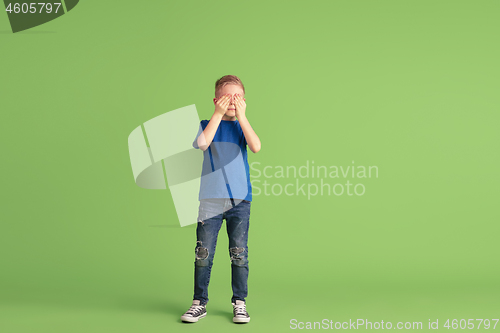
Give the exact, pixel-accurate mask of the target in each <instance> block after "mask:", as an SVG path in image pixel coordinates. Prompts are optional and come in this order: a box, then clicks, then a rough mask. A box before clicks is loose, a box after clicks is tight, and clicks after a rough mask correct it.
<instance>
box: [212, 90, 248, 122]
mask: <svg viewBox="0 0 500 333" xmlns="http://www.w3.org/2000/svg"><path fill="white" fill-rule="evenodd" d="M225 94H230V95H231V103H230V104H229V106H228V107H227V112H226V116H228V117H235V116H236V109H235V106H234V95H235V94H240V95H241V96H243V97H245V93H244V92H243V89H241V86H240V85H238V84H226V85H225V86H224V87H223V88H222V89H220V90H219V93H218V94H217V95H216V97H215V98H214V105H215V104H216V103H217V101H218V100H219V98H220V97H221V96H224V95H225ZM243 100H245V99H243Z"/></svg>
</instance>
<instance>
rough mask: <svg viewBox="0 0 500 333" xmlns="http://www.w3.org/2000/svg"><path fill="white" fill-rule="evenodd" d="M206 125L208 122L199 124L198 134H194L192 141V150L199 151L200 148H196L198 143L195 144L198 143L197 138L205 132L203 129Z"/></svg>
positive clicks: (203, 121)
mask: <svg viewBox="0 0 500 333" xmlns="http://www.w3.org/2000/svg"><path fill="white" fill-rule="evenodd" d="M207 123H208V122H207V121H206V120H202V121H201V122H200V126H199V127H198V134H196V138H195V139H194V141H193V148H195V149H200V147H198V142H197V141H198V137H199V136H200V134H201V133H202V132H203V131H204V130H205V127H207Z"/></svg>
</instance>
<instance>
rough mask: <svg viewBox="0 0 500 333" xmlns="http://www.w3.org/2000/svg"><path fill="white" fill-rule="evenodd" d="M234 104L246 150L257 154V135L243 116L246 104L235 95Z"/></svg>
mask: <svg viewBox="0 0 500 333" xmlns="http://www.w3.org/2000/svg"><path fill="white" fill-rule="evenodd" d="M234 104H235V106H236V117H237V118H238V121H239V122H240V126H241V130H242V131H243V134H244V135H245V140H247V145H248V148H250V150H251V151H252V152H253V153H257V152H259V150H260V139H259V137H258V136H257V134H255V131H254V130H253V128H252V126H250V122H249V121H248V119H247V117H246V115H245V110H246V103H245V101H244V100H243V97H241V96H240V95H238V94H236V96H235V103H234Z"/></svg>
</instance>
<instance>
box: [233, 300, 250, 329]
mask: <svg viewBox="0 0 500 333" xmlns="http://www.w3.org/2000/svg"><path fill="white" fill-rule="evenodd" d="M233 314H234V317H233V322H234V323H248V322H249V321H250V315H249V314H248V312H247V309H246V306H245V302H244V301H240V300H236V303H233Z"/></svg>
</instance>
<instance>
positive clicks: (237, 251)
mask: <svg viewBox="0 0 500 333" xmlns="http://www.w3.org/2000/svg"><path fill="white" fill-rule="evenodd" d="M243 252H245V249H244V248H242V247H232V248H230V249H229V253H230V254H231V261H233V260H239V259H242V258H241V256H240V255H241V254H242V253H243Z"/></svg>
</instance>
